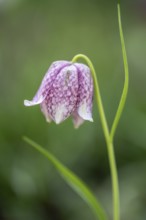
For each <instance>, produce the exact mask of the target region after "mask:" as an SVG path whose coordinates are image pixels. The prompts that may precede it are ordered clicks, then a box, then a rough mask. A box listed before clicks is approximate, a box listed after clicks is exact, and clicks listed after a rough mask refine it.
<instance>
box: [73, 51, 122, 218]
mask: <svg viewBox="0 0 146 220" xmlns="http://www.w3.org/2000/svg"><path fill="white" fill-rule="evenodd" d="M80 58H82V59H84V60H85V61H86V62H87V64H88V66H89V68H90V70H91V73H92V76H93V79H94V85H95V94H96V101H97V105H98V110H99V114H100V119H101V124H102V128H103V132H104V136H105V140H106V145H107V151H108V157H109V163H110V170H111V178H112V192H113V215H114V220H119V212H120V210H119V184H118V174H117V167H116V161H115V154H114V146H113V142H112V140H111V137H110V132H109V128H108V124H107V120H106V117H105V113H104V108H103V104H102V99H101V95H100V89H99V85H98V80H97V76H96V73H95V69H94V67H93V64H92V62H91V60H90V59H89V58H88V57H87V56H85V55H83V54H78V55H76V56H75V57H74V58H73V59H72V62H76V60H78V59H80Z"/></svg>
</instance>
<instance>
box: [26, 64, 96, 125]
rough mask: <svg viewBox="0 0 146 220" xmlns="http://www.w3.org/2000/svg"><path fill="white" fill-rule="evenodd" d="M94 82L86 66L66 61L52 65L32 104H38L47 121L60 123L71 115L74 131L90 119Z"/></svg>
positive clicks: (29, 102) (27, 102) (29, 103)
mask: <svg viewBox="0 0 146 220" xmlns="http://www.w3.org/2000/svg"><path fill="white" fill-rule="evenodd" d="M92 100H93V79H92V76H91V72H90V69H89V67H88V66H86V65H84V64H81V63H72V62H69V61H56V62H53V63H52V65H51V66H50V68H49V69H48V71H47V73H46V75H45V76H44V78H43V80H42V83H41V85H40V88H39V89H38V91H37V93H36V95H35V96H34V98H33V99H32V101H28V100H24V105H25V106H33V105H37V104H40V106H41V110H42V112H43V114H44V115H45V117H46V120H47V121H48V122H51V121H52V120H53V121H55V123H56V124H59V123H61V122H62V121H64V120H65V119H67V118H68V117H69V116H70V115H71V116H72V117H73V122H74V126H75V128H78V127H79V126H80V125H81V124H82V123H83V122H84V120H88V121H93V119H92Z"/></svg>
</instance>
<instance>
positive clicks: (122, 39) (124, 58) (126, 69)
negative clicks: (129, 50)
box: [110, 4, 129, 140]
mask: <svg viewBox="0 0 146 220" xmlns="http://www.w3.org/2000/svg"><path fill="white" fill-rule="evenodd" d="M118 22H119V33H120V40H121V47H122V54H123V62H124V70H125V71H124V72H125V82H124V88H123V92H122V95H121V99H120V103H119V106H118V109H117V112H116V116H115V118H114V122H113V125H112V128H111V132H110V137H111V140H113V138H114V134H115V131H116V128H117V125H118V122H119V120H120V117H121V114H122V111H123V108H124V105H125V102H126V98H127V93H128V84H129V71H128V62H127V54H126V48H125V42H124V36H123V30H122V23H121V13H120V5H119V4H118Z"/></svg>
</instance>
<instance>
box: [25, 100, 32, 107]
mask: <svg viewBox="0 0 146 220" xmlns="http://www.w3.org/2000/svg"><path fill="white" fill-rule="evenodd" d="M24 105H25V106H32V105H33V102H32V101H29V100H24Z"/></svg>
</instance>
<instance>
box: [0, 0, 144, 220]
mask: <svg viewBox="0 0 146 220" xmlns="http://www.w3.org/2000/svg"><path fill="white" fill-rule="evenodd" d="M121 12H122V22H123V29H124V35H125V42H126V48H127V54H128V62H129V70H130V86H129V93H128V99H127V102H126V107H125V109H124V112H123V115H122V118H121V120H120V124H119V126H118V130H117V132H116V137H115V152H116V158H117V166H118V172H119V181H120V192H121V217H122V218H121V219H122V220H130V219H132V220H145V219H146V98H145V95H146V2H145V0H123V1H121ZM78 53H84V54H86V55H87V56H89V57H90V59H91V60H92V62H93V64H94V65H95V69H96V71H97V75H98V79H99V84H100V89H101V94H102V98H103V103H104V107H105V112H106V115H107V119H108V122H109V126H111V124H112V121H113V118H114V115H115V112H116V108H117V105H118V102H119V98H120V94H121V91H122V86H123V80H124V72H123V62H122V54H121V47H120V40H119V33H118V22H117V6H116V1H108V0H107V1H106V0H74V1H70V0H61V1H60V0H42V1H39V0H0V102H1V104H0V220H20V219H21V220H26V219H27V220H42V219H43V220H66V219H68V220H75V219H76V220H81V219H84V220H89V219H94V215H93V213H92V212H91V210H90V209H89V208H88V207H87V205H86V204H85V203H84V202H83V201H82V200H81V199H80V198H79V197H78V195H76V194H75V193H74V192H73V191H72V190H71V189H70V188H69V187H68V186H67V185H66V183H65V182H64V181H63V180H62V179H61V177H60V176H59V175H58V173H57V172H56V170H55V169H54V167H52V165H51V164H50V163H49V162H48V161H47V160H46V158H44V157H43V156H41V155H40V154H39V153H38V152H36V151H35V150H34V149H32V148H31V147H30V146H28V145H27V144H26V143H25V142H24V141H23V140H22V136H23V135H26V136H28V137H30V138H32V139H33V140H35V141H36V142H38V143H40V144H41V145H42V146H44V147H45V148H46V149H48V150H49V151H50V152H51V153H53V154H54V155H55V156H56V157H57V158H58V159H59V160H60V161H61V162H62V163H64V164H65V165H66V166H68V167H69V168H70V169H72V170H73V171H74V172H75V173H76V174H77V175H79V176H80V177H81V178H82V179H83V180H84V181H85V182H86V183H87V184H88V185H89V187H90V188H91V189H92V190H93V192H94V194H95V195H97V197H98V199H99V200H100V201H101V203H102V204H103V206H104V207H105V209H106V210H107V212H108V215H109V219H112V203H111V180H110V170H109V164H108V157H107V151H106V145H105V141H104V136H103V132H102V128H101V124H100V119H99V114H98V111H97V108H96V103H94V108H93V118H94V123H89V122H85V123H84V124H83V125H82V126H81V127H80V128H79V129H78V130H74V128H73V125H72V119H71V118H70V119H68V120H66V121H65V122H64V123H62V124H60V125H59V126H58V125H55V124H54V123H51V124H47V123H46V121H45V119H44V116H43V115H42V114H41V112H40V108H39V106H35V107H32V108H26V107H24V106H23V100H24V99H32V97H33V96H34V94H35V92H36V90H37V89H38V86H39V85H40V82H41V80H42V78H43V76H44V73H45V72H46V70H47V69H48V67H49V65H50V64H51V63H52V62H53V61H55V60H64V59H65V60H71V59H72V57H73V56H74V55H76V54H78Z"/></svg>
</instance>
